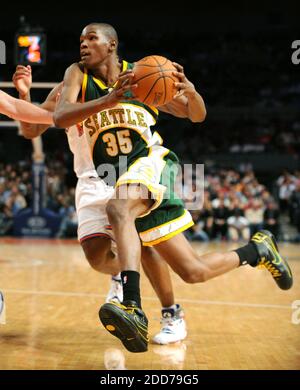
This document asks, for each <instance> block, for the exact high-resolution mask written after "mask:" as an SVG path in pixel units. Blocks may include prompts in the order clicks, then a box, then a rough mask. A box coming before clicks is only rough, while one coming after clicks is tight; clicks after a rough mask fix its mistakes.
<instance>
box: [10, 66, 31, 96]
mask: <svg viewBox="0 0 300 390" xmlns="http://www.w3.org/2000/svg"><path fill="white" fill-rule="evenodd" d="M13 83H14V85H15V87H16V89H17V90H18V92H19V94H20V95H21V96H26V94H27V93H28V92H29V90H30V88H31V84H32V75H31V66H30V65H27V66H23V65H18V66H17V68H16V71H15V73H14V74H13Z"/></svg>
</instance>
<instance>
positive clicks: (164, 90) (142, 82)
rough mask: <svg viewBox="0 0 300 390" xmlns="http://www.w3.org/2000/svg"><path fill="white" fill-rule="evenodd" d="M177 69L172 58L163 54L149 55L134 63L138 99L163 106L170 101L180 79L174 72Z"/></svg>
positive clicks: (151, 104) (148, 103)
mask: <svg viewBox="0 0 300 390" xmlns="http://www.w3.org/2000/svg"><path fill="white" fill-rule="evenodd" d="M174 71H177V69H176V68H175V66H174V65H173V64H172V62H171V61H170V60H168V59H167V58H165V57H161V56H154V55H153V56H148V57H144V58H142V59H141V60H139V61H137V62H136V63H135V64H134V68H133V73H134V78H133V80H132V83H133V84H135V83H136V84H138V87H137V89H135V90H134V95H135V96H136V97H137V99H138V100H139V101H140V102H142V103H145V104H147V105H149V106H155V107H157V106H162V105H164V104H167V103H169V102H170V101H171V100H172V99H173V97H174V95H175V93H176V92H177V89H176V87H175V85H174V83H175V82H177V81H178V79H177V77H176V76H174V75H173V72H174Z"/></svg>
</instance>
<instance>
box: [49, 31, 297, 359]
mask: <svg viewBox="0 0 300 390" xmlns="http://www.w3.org/2000/svg"><path fill="white" fill-rule="evenodd" d="M80 41H81V46H80V52H81V60H82V64H83V67H80V66H79V65H78V64H73V65H71V66H70V67H69V68H68V69H67V71H66V73H65V77H64V87H63V90H62V94H61V99H60V101H59V102H58V105H57V107H56V110H55V113H54V121H55V124H56V125H57V126H59V127H68V126H71V125H74V124H75V123H82V127H83V129H88V130H89V134H90V151H91V154H92V156H93V159H94V163H95V166H98V165H99V164H101V163H110V164H112V165H113V166H114V167H115V168H116V169H118V168H119V165H118V164H119V161H120V160H119V157H120V156H123V157H124V156H126V157H127V161H128V169H127V171H126V172H125V173H123V174H122V175H121V176H117V181H116V184H115V188H116V189H115V196H114V197H112V198H111V199H110V200H109V202H108V205H107V207H106V211H107V214H108V218H109V221H110V223H111V225H112V228H113V232H114V236H115V239H116V243H117V248H118V255H119V259H120V262H121V269H122V282H123V294H124V298H123V304H113V303H106V304H104V305H103V306H102V307H101V309H100V312H99V315H100V319H101V321H102V323H103V325H104V326H105V328H106V329H107V330H108V331H109V332H110V333H111V334H113V335H114V336H116V337H118V338H119V339H120V340H121V341H122V343H123V344H124V346H125V347H126V348H127V349H128V350H129V351H131V352H144V351H146V350H147V347H148V320H147V318H146V316H145V314H144V312H143V311H142V309H141V297H140V290H139V264H140V259H141V242H140V241H142V243H143V245H145V246H153V245H155V249H156V250H157V252H158V253H159V254H161V255H162V256H163V257H164V259H166V261H167V262H168V263H169V265H170V266H171V267H172V268H173V270H174V271H175V272H176V273H177V274H178V275H180V276H181V277H182V279H183V280H185V281H186V282H189V283H196V282H204V281H206V280H208V279H211V278H213V277H215V276H218V275H222V274H224V273H226V272H228V271H230V270H233V269H235V268H237V267H238V266H240V265H242V264H249V265H251V266H253V267H256V266H257V265H263V266H265V268H267V269H268V271H269V272H270V273H271V275H272V276H273V278H274V279H275V281H276V283H277V284H278V286H279V287H280V288H282V289H289V288H290V287H291V286H292V274H291V271H290V269H289V267H288V264H287V263H286V262H285V261H284V259H282V258H281V256H280V255H279V252H278V248H277V244H276V242H275V239H274V237H273V235H272V234H271V233H270V232H268V231H260V232H257V233H256V234H255V235H254V236H253V237H252V238H251V240H250V242H249V244H248V245H246V246H244V247H242V248H238V249H237V250H234V251H230V252H227V253H211V254H207V255H204V256H200V255H198V254H197V253H196V252H195V251H194V250H193V248H192V247H191V246H190V244H189V243H188V241H187V240H186V239H185V237H184V235H183V234H182V231H183V230H185V229H187V228H188V227H190V226H191V225H192V223H193V222H192V219H191V216H190V214H189V212H188V211H187V210H185V208H184V206H183V204H182V202H181V201H180V200H178V199H176V197H175V196H174V194H173V192H172V184H173V183H172V180H166V176H168V175H167V174H166V172H167V169H168V168H169V167H171V166H172V165H174V164H175V163H176V162H177V158H176V156H175V155H174V153H172V152H171V151H170V150H168V149H166V148H164V147H162V146H161V139H160V137H159V136H158V135H156V134H155V133H154V134H152V132H151V129H150V126H151V125H153V124H154V123H155V120H156V118H155V114H157V112H155V110H154V109H153V108H152V107H147V106H145V105H144V104H142V103H140V102H139V101H138V96H136V97H134V91H135V89H136V87H137V86H136V85H134V84H132V79H133V76H134V75H133V72H132V71H131V70H130V69H129V70H128V65H127V64H126V62H122V63H120V61H119V59H118V56H117V45H118V37H117V34H116V32H115V30H114V29H113V28H112V27H111V26H108V25H103V24H91V25H88V26H87V27H85V28H84V30H83V32H82V34H81V38H80ZM174 65H175V66H176V68H177V72H174V75H175V76H176V77H178V78H179V82H178V83H176V86H177V88H178V93H177V95H175V97H174V99H173V101H171V102H170V103H168V104H167V105H165V106H164V107H160V108H159V109H161V110H162V111H165V112H168V113H170V114H173V115H175V116H178V117H185V118H189V119H190V120H192V121H194V122H201V121H203V120H204V118H205V114H206V112H205V106H204V103H203V99H202V98H201V96H200V95H199V94H198V93H197V91H196V90H195V87H194V85H193V84H192V83H191V82H190V81H189V80H188V79H187V78H186V76H185V74H184V72H183V68H182V67H181V66H180V65H178V64H175V63H174ZM126 67H127V70H126ZM129 68H132V65H130V64H129ZM118 81H119V82H118ZM129 85H130V87H131V97H130V98H129V97H128V96H130V95H129V94H128V88H126V87H128V86H129ZM80 94H81V95H82V97H83V103H82V104H77V99H78V96H79V95H80ZM168 179H169V178H168ZM145 189H146V190H147V191H148V196H147V197H145V196H144V195H145ZM165 193H167V194H168V197H165V196H164V194H165ZM124 194H126V195H127V196H126V197H124Z"/></svg>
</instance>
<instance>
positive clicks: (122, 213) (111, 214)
mask: <svg viewBox="0 0 300 390" xmlns="http://www.w3.org/2000/svg"><path fill="white" fill-rule="evenodd" d="M106 213H107V216H108V219H109V221H110V223H111V224H121V223H123V222H124V221H125V220H127V219H128V218H129V216H130V214H129V210H128V208H127V207H126V203H125V202H120V201H119V200H118V199H111V200H110V201H109V202H108V204H107V206H106Z"/></svg>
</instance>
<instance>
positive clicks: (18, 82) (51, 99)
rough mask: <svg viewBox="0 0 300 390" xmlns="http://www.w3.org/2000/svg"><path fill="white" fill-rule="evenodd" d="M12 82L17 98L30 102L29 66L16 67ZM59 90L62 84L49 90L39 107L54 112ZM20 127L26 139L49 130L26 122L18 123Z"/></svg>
mask: <svg viewBox="0 0 300 390" xmlns="http://www.w3.org/2000/svg"><path fill="white" fill-rule="evenodd" d="M13 82H14V85H15V87H16V89H17V91H18V92H19V98H20V99H21V100H24V101H27V102H30V101H31V97H30V88H31V84H32V77H31V68H30V66H26V67H25V66H23V65H18V66H17V68H16V71H15V73H14V75H13ZM61 89H62V83H60V84H58V85H57V86H56V87H54V88H53V89H52V90H51V92H50V93H49V95H48V96H47V98H46V100H45V101H44V103H42V104H41V105H40V107H42V108H44V109H45V110H48V111H50V112H54V110H55V104H56V99H57V96H58V94H59V93H60V91H61ZM20 125H21V132H22V135H23V136H24V137H25V138H28V139H32V138H35V137H38V136H40V135H41V134H43V133H44V132H45V131H46V130H47V129H48V128H49V124H33V123H27V122H20Z"/></svg>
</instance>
